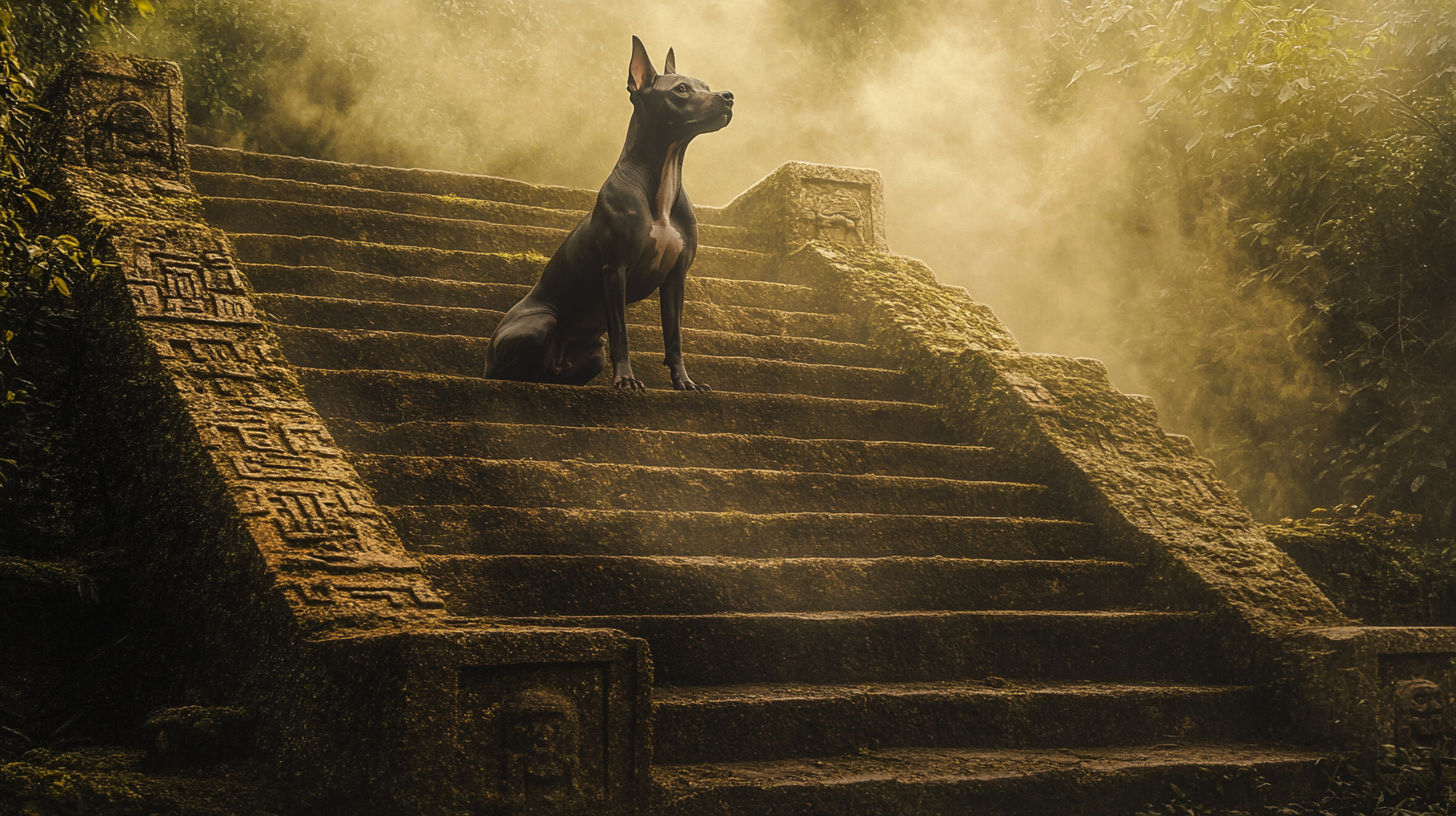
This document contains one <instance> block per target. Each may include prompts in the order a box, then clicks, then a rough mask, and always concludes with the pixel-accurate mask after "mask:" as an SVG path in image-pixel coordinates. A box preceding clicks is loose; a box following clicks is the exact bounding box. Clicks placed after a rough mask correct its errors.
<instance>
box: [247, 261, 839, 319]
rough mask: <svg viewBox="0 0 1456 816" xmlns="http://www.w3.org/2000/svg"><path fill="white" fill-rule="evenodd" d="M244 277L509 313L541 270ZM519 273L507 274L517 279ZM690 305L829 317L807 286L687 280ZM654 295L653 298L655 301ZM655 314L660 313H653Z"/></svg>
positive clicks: (297, 290)
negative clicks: (450, 275) (457, 276)
mask: <svg viewBox="0 0 1456 816" xmlns="http://www.w3.org/2000/svg"><path fill="white" fill-rule="evenodd" d="M241 268H242V271H243V274H245V275H246V276H247V277H248V280H249V281H250V282H251V283H252V284H253V288H254V289H255V290H257V291H258V292H262V293H266V294H284V295H313V296H315V297H343V296H347V297H350V298H352V299H354V300H382V301H389V302H391V303H411V304H415V305H419V306H464V307H467V308H472V309H497V310H505V309H509V308H510V307H511V306H512V305H514V304H515V303H516V302H517V301H519V300H520V299H521V298H522V297H524V296H525V294H526V293H527V292H529V291H530V289H531V285H532V284H534V283H535V281H536V276H538V275H540V272H541V269H540V267H539V266H538V267H533V269H532V270H524V271H526V272H530V275H529V277H528V278H527V279H526V280H524V281H522V282H520V283H472V282H468V281H456V280H445V279H440V278H433V277H410V276H405V277H397V276H394V275H389V274H382V275H372V274H367V273H364V272H340V271H336V270H333V269H329V268H328V267H325V266H282V265H277V264H243V265H242V267H241ZM516 273H517V270H514V269H513V270H512V271H511V272H510V273H509V274H511V275H515V274H516ZM686 297H687V301H688V303H690V304H693V305H692V306H689V307H688V309H689V310H692V309H694V308H696V306H697V304H700V303H701V304H712V305H716V306H748V307H752V308H759V309H773V310H775V311H781V312H813V313H819V314H825V313H828V312H826V308H825V304H824V303H823V302H822V297H821V296H820V295H819V294H818V293H817V292H815V290H813V289H811V288H810V287H807V286H794V285H792V284H787V283H765V282H763V281H739V280H727V279H724V278H704V277H699V276H697V275H695V274H694V275H689V276H688V281H687V291H686ZM656 298H657V295H656V293H654V294H653V295H652V297H651V298H649V299H650V300H652V301H654V302H655V301H656ZM653 308H656V307H653Z"/></svg>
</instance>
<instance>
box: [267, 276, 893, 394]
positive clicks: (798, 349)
mask: <svg viewBox="0 0 1456 816" xmlns="http://www.w3.org/2000/svg"><path fill="white" fill-rule="evenodd" d="M258 301H259V304H260V305H261V306H262V307H263V310H264V313H265V316H266V317H267V318H268V319H269V320H272V321H274V322H275V323H277V324H280V326H279V328H280V329H281V328H282V327H283V326H292V327H297V328H300V329H309V328H312V329H322V330H329V331H334V332H336V333H339V337H338V338H336V339H335V340H334V341H333V344H334V345H337V344H338V343H339V342H345V341H346V340H347V338H350V337H352V338H353V340H354V342H355V345H356V347H357V348H359V349H361V350H362V349H365V348H367V347H368V346H369V343H367V342H366V341H365V335H366V334H367V333H369V332H390V333H394V334H395V335H396V336H398V335H402V334H409V335H416V336H418V338H417V342H416V344H415V346H414V349H415V351H416V352H417V353H418V354H420V355H423V356H422V358H421V359H422V364H425V365H429V364H430V363H429V362H428V361H431V360H433V361H434V362H436V363H438V361H439V360H440V359H441V358H442V356H446V357H449V356H454V355H459V354H464V355H467V356H469V355H478V359H479V360H480V365H479V367H478V368H471V369H470V371H471V372H472V373H476V372H479V373H483V372H484V370H485V352H484V351H483V348H484V343H485V340H486V339H487V338H489V337H490V333H491V332H492V331H494V330H495V326H496V323H497V322H499V320H500V318H501V313H500V312H495V311H488V310H485V309H452V308H448V307H443V306H403V305H400V304H395V303H370V302H367V301H361V300H345V299H341V298H316V297H304V296H301V295H259V296H258ZM304 334H305V333H304V332H293V333H292V337H293V338H294V339H296V340H300V341H302V342H304V343H320V342H326V341H325V340H320V339H318V338H319V337H321V335H317V334H312V335H309V336H308V337H305V336H304ZM426 335H428V336H432V337H437V338H440V339H437V340H433V341H430V340H426V339H424V336H426ZM472 339H475V340H478V341H479V343H476V344H472V343H471V342H470V341H471V340H472ZM627 342H628V344H629V346H630V347H631V348H632V349H634V350H636V351H643V352H651V353H653V354H654V355H659V354H661V349H662V348H663V340H662V328H661V327H660V326H657V325H653V324H648V323H629V324H628V325H627ZM376 347H377V344H376ZM682 348H683V352H684V353H685V354H694V355H702V356H709V357H750V358H755V359H760V360H777V361H780V362H792V363H800V364H803V365H831V366H842V367H848V368H865V367H871V368H875V367H877V364H878V363H879V362H880V361H881V355H880V354H879V353H878V352H877V351H875V350H874V349H872V348H871V347H869V346H865V345H861V344H859V343H846V342H842V341H838V340H820V339H818V338H814V337H789V336H784V335H772V336H767V337H765V336H761V335H756V334H744V333H742V332H725V331H711V330H709V329H683V330H682ZM361 353H362V352H361ZM661 364H662V361H661V358H660V357H655V358H654V361H653V363H652V365H654V366H660V365H661ZM458 365H461V364H460V363H457V366H458ZM880 370H884V369H880ZM689 371H691V369H689ZM802 373H804V374H806V375H807V374H810V373H811V372H809V371H803V372H802ZM865 376H866V377H874V376H877V377H880V378H881V379H884V378H887V377H888V378H889V379H892V380H895V381H901V378H900V377H890V376H889V375H888V374H881V375H865Z"/></svg>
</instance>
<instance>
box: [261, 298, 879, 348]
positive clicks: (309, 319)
mask: <svg viewBox="0 0 1456 816" xmlns="http://www.w3.org/2000/svg"><path fill="white" fill-rule="evenodd" d="M258 303H259V305H260V306H262V307H263V309H265V310H266V311H267V312H268V314H269V316H270V317H271V318H272V319H273V320H275V321H277V322H280V323H288V324H292V325H296V326H317V327H320V328H335V329H376V330H382V331H415V332H423V333H425V334H461V335H467V336H477V337H489V336H490V333H491V332H492V331H494V330H495V327H496V324H497V323H499V322H500V319H501V317H502V316H503V315H504V314H505V310H506V309H509V308H510V307H511V306H514V305H515V303H516V302H515V300H514V299H513V300H511V301H510V302H509V303H507V304H505V305H504V308H502V309H489V308H487V309H478V308H468V307H463V306H419V305H415V304H412V303H393V302H389V301H380V300H357V299H354V298H348V297H316V296H313V295H277V294H260V295H258ZM627 320H628V321H629V322H630V323H631V324H634V325H639V326H650V327H652V328H654V329H655V330H656V331H657V332H658V333H659V335H660V334H661V332H662V329H661V326H662V320H661V314H660V312H659V306H658V302H657V301H656V300H643V301H638V302H637V303H633V304H631V305H629V306H628V307H627ZM683 328H684V329H697V330H699V331H715V332H728V333H733V334H748V335H753V336H754V337H801V338H806V339H813V340H828V341H830V342H834V343H855V342H859V341H860V340H862V339H863V333H862V332H860V331H859V330H858V327H857V326H855V325H854V323H853V322H852V321H851V320H850V319H849V317H848V315H825V314H815V313H812V312H780V311H775V310H773V309H756V308H750V307H745V306H715V305H713V304H707V303H694V304H691V305H689V306H687V307H685V309H684V311H683Z"/></svg>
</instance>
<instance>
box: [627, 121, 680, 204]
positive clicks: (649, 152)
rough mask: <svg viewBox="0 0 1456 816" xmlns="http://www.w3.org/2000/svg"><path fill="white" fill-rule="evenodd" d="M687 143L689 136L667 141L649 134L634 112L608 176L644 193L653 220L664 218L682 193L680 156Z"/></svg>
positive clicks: (664, 138) (662, 137)
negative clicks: (624, 140)
mask: <svg viewBox="0 0 1456 816" xmlns="http://www.w3.org/2000/svg"><path fill="white" fill-rule="evenodd" d="M690 141H692V137H691V136H689V137H687V138H684V139H679V140H677V141H671V140H669V139H667V138H666V137H664V136H661V135H658V134H654V133H651V132H649V131H648V130H647V129H646V128H644V127H643V126H642V123H641V120H640V118H639V117H638V115H637V114H636V113H634V114H633V115H632V122H631V123H630V124H629V125H628V126H627V143H626V144H625V145H623V146H622V155H621V157H620V158H618V159H617V166H616V167H615V168H614V169H613V170H612V173H613V174H614V175H621V176H622V177H624V178H626V179H629V180H630V181H631V182H632V183H634V184H636V185H639V186H640V187H641V188H642V189H643V190H644V191H645V192H646V193H647V200H648V201H650V202H652V219H653V220H654V221H660V220H664V219H666V218H667V215H668V213H669V212H670V211H671V210H672V205H673V204H674V203H675V202H676V201H677V197H678V194H679V193H681V192H682V166H683V154H684V153H685V152H687V147H688V142H690Z"/></svg>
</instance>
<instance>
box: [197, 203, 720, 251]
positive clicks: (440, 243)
mask: <svg viewBox="0 0 1456 816" xmlns="http://www.w3.org/2000/svg"><path fill="white" fill-rule="evenodd" d="M202 210H203V213H204V214H205V215H206V217H207V220H208V223H210V224H213V225H214V226H217V227H219V228H221V229H224V230H226V231H228V232H236V233H263V234H267V235H297V236H322V237H326V238H337V239H339V240H344V241H373V242H378V243H384V244H393V245H396V246H413V247H433V248H436V249H446V250H464V251H466V252H537V253H540V254H542V255H546V256H550V255H551V254H552V253H554V252H555V251H556V249H557V248H558V247H560V246H561V242H562V241H564V240H566V234H567V233H568V232H569V231H570V230H569V229H560V228H557V227H538V226H530V225H524V224H501V223H494V222H490V221H475V220H471V219H466V218H440V217H437V216H431V215H411V214H408V213H398V212H386V211H383V210H362V209H358V208H355V207H339V206H330V205H325V204H298V203H295V202H292V201H265V200H260V199H253V198H210V197H207V196H204V197H203V198H202ZM709 237H715V238H719V239H721V240H722V243H708V239H709ZM748 243H749V241H748V236H747V233H746V232H742V231H735V230H731V229H729V228H716V229H707V230H705V234H704V235H703V236H702V237H701V239H700V243H699V249H700V250H701V249H702V248H706V247H710V246H711V247H716V248H720V249H724V248H726V249H733V250H745V249H747V245H748Z"/></svg>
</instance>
